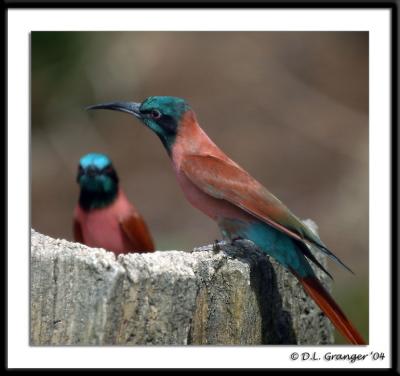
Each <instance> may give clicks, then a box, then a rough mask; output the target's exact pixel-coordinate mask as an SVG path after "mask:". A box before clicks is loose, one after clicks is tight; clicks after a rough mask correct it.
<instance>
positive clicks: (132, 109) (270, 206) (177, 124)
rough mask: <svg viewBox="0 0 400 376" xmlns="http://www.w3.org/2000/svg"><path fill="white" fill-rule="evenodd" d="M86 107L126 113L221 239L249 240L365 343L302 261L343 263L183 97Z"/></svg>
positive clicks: (348, 333) (354, 337) (352, 337)
mask: <svg viewBox="0 0 400 376" xmlns="http://www.w3.org/2000/svg"><path fill="white" fill-rule="evenodd" d="M88 109H107V110H116V111H122V112H127V113H128V114H131V115H133V116H135V117H136V118H137V119H139V120H140V121H141V122H142V123H144V125H146V126H147V127H148V128H150V129H151V130H152V131H153V132H154V133H156V134H157V136H158V137H159V138H160V139H161V142H162V143H163V145H164V147H165V149H166V151H167V153H168V155H169V157H170V158H171V161H172V165H173V169H174V171H175V174H176V177H177V179H178V182H179V184H180V186H181V188H182V190H183V192H184V194H185V196H186V198H187V200H188V201H189V202H190V203H191V204H192V205H193V206H194V207H196V208H197V209H199V210H201V211H202V212H203V213H205V214H206V215H207V216H209V217H210V218H212V219H213V220H214V221H215V222H217V224H218V226H219V228H220V230H221V233H222V235H223V237H224V238H225V239H227V240H230V241H234V240H236V239H248V240H251V241H253V242H254V243H255V244H256V246H257V247H258V248H259V249H260V250H262V251H263V252H265V253H266V254H268V255H270V256H272V257H273V258H274V259H275V260H277V261H278V262H279V263H280V264H281V265H283V266H284V267H285V268H287V269H288V270H289V271H291V272H292V273H293V274H294V275H295V276H296V277H297V278H298V280H299V281H300V283H301V284H302V285H303V287H304V289H305V291H306V292H307V293H308V294H309V295H310V296H311V297H312V298H313V299H314V300H315V302H316V303H317V304H318V305H319V307H320V308H321V309H322V311H323V312H324V313H325V314H326V316H328V317H329V319H330V320H331V321H332V322H333V324H334V325H335V326H336V328H337V329H338V330H339V332H340V333H341V334H342V335H343V336H345V337H346V338H347V339H348V340H349V341H350V342H351V343H353V344H364V343H365V342H364V340H363V339H362V337H361V335H360V334H359V333H358V332H357V330H356V329H355V327H354V326H353V325H352V324H351V322H350V321H349V320H348V319H347V318H346V316H345V314H344V313H343V312H342V310H341V309H340V307H339V306H338V305H337V304H336V303H335V301H334V300H333V298H332V297H331V295H330V294H329V293H328V292H327V291H326V290H325V288H324V287H323V286H322V284H321V283H320V282H319V280H318V279H317V277H316V275H315V274H314V272H313V270H312V268H311V266H310V264H309V262H308V260H311V262H313V263H314V264H316V265H317V266H318V267H319V268H321V269H322V270H323V271H324V272H326V273H327V271H326V270H325V269H324V268H323V266H322V265H321V264H320V263H319V262H318V261H317V259H316V258H315V257H314V256H313V254H312V253H311V251H310V248H313V249H317V250H319V251H322V252H323V253H325V254H327V255H328V256H330V257H331V258H332V259H334V260H335V261H337V262H339V263H340V264H341V265H343V266H345V265H344V264H343V263H342V262H341V261H340V260H339V259H338V258H337V257H336V256H335V255H334V254H333V253H332V252H331V251H330V250H329V249H328V248H327V247H326V246H325V244H324V243H322V241H321V239H320V238H319V236H318V235H317V234H316V233H314V232H313V231H312V230H311V229H310V228H309V227H308V226H307V225H306V224H304V223H303V222H302V221H301V220H300V219H299V218H297V217H296V216H295V215H294V214H293V213H292V212H291V211H290V210H289V209H288V208H287V207H286V206H285V205H284V204H283V203H282V202H281V201H280V200H278V199H277V198H276V197H275V196H273V195H272V194H271V193H270V192H269V191H268V190H267V189H266V188H265V187H263V186H262V185H261V184H260V183H259V182H258V181H257V180H255V179H254V178H253V177H252V176H251V175H250V174H249V173H247V172H246V171H245V170H243V169H242V168H241V167H240V166H239V165H238V164H236V163H235V162H234V161H232V160H231V159H229V158H228V157H227V156H226V154H225V153H224V152H222V150H221V149H219V148H218V147H217V146H216V145H215V143H214V142H213V141H212V140H211V139H210V138H209V137H208V136H207V134H206V133H205V132H204V131H203V129H202V128H201V127H200V125H199V124H198V122H197V119H196V115H195V113H194V112H193V110H192V109H191V108H190V106H189V105H188V103H187V102H186V101H185V100H184V99H181V98H176V97H161V96H155V97H149V98H147V99H146V100H145V101H144V102H142V103H134V102H111V103H104V104H98V105H94V106H90V107H88ZM307 259H308V260H307ZM345 267H346V266H345ZM346 268H347V267H346ZM347 269H348V268H347ZM327 274H328V273H327Z"/></svg>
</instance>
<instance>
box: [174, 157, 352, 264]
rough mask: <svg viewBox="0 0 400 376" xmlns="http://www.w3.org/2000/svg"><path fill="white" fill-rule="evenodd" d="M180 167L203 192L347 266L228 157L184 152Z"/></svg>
mask: <svg viewBox="0 0 400 376" xmlns="http://www.w3.org/2000/svg"><path fill="white" fill-rule="evenodd" d="M180 168H181V170H182V171H183V173H184V174H185V175H186V176H187V178H188V179H189V180H190V181H191V182H192V183H194V184H195V185H196V186H197V187H198V188H200V189H201V190H202V191H203V192H205V193H207V194H209V195H210V196H212V197H214V198H217V199H222V200H226V201H228V202H230V203H232V204H234V205H235V206H237V207H239V208H241V209H242V210H244V211H246V212H247V213H249V214H251V215H253V216H254V217H256V218H258V219H259V220H261V221H263V222H265V223H267V224H269V225H270V226H272V227H274V228H276V229H277V230H280V231H282V232H284V233H285V234H287V235H288V236H290V237H292V238H294V239H297V240H300V241H302V242H304V243H306V244H311V245H313V246H316V247H317V248H318V249H319V250H321V251H322V252H324V253H326V254H328V255H329V256H330V257H331V258H333V259H334V260H335V261H337V262H339V263H340V264H341V265H343V266H344V267H345V268H346V269H349V268H348V267H347V266H346V265H344V264H343V263H342V262H341V261H340V260H339V259H338V258H337V257H336V256H335V255H334V254H333V253H332V252H331V251H329V249H327V248H326V246H325V245H324V244H323V243H322V241H321V240H320V238H319V236H318V235H317V234H316V233H314V232H313V231H312V230H311V229H310V228H309V227H308V226H307V225H306V224H304V223H303V222H302V221H301V220H300V219H299V218H298V217H296V216H295V215H294V214H293V213H292V212H291V211H290V210H289V209H288V208H287V207H286V206H285V205H284V204H283V203H282V202H281V201H280V200H279V199H277V198H276V197H275V196H274V195H273V194H272V193H270V192H269V191H268V190H267V189H266V188H265V187H264V186H263V185H262V184H261V183H259V182H258V181H257V180H256V179H254V178H253V177H252V176H251V175H249V174H248V173H247V172H246V171H244V170H243V169H242V168H240V167H239V166H238V165H236V164H234V163H233V162H231V161H230V160H229V159H228V160H223V159H220V158H218V157H215V156H213V155H189V156H185V158H184V160H183V162H182V164H181V167H180ZM349 270H350V269H349Z"/></svg>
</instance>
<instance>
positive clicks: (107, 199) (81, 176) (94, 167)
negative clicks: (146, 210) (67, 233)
mask: <svg viewBox="0 0 400 376" xmlns="http://www.w3.org/2000/svg"><path fill="white" fill-rule="evenodd" d="M77 182H78V183H79V186H80V195H79V201H78V204H77V205H76V208H75V211H74V223H73V232H74V238H75V241H77V242H79V243H83V244H86V245H87V246H89V247H100V248H104V249H107V250H109V251H113V252H114V253H116V254H120V253H129V252H151V251H154V243H153V240H152V237H151V235H150V232H149V229H148V227H147V225H146V223H145V222H144V220H143V218H142V216H141V215H140V214H139V213H138V211H137V210H136V208H135V207H134V206H133V205H132V204H131V203H130V202H129V200H128V199H127V197H126V195H125V193H124V192H123V190H122V189H121V188H120V187H119V179H118V176H117V173H116V171H115V169H114V167H113V165H112V163H111V160H110V159H109V158H108V157H107V156H106V155H104V154H99V153H90V154H87V155H85V156H83V157H82V158H81V159H80V162H79V167H78V176H77Z"/></svg>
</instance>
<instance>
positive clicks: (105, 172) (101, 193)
mask: <svg viewBox="0 0 400 376" xmlns="http://www.w3.org/2000/svg"><path fill="white" fill-rule="evenodd" d="M77 182H78V183H79V185H80V188H81V190H80V196H79V203H80V206H81V207H82V209H84V210H91V209H99V208H103V207H105V206H107V205H109V204H110V203H112V202H113V201H114V199H115V198H116V196H117V193H118V175H117V173H116V171H115V169H114V167H113V165H112V162H111V160H110V158H108V157H107V156H106V155H104V154H100V153H89V154H86V155H84V156H83V157H82V158H81V159H80V161H79V167H78V175H77Z"/></svg>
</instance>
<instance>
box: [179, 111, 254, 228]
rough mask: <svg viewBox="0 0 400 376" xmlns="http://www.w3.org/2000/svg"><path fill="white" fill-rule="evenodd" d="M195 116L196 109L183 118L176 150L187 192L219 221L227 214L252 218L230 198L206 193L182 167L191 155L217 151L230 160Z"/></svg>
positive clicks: (190, 197)
mask: <svg viewBox="0 0 400 376" xmlns="http://www.w3.org/2000/svg"><path fill="white" fill-rule="evenodd" d="M193 116H194V115H193V114H192V113H188V116H187V118H184V119H183V124H182V127H181V130H180V132H179V133H178V135H177V139H176V141H175V144H174V148H173V150H172V165H173V168H174V171H175V174H176V177H177V180H178V182H179V185H180V187H181V189H182V190H183V193H184V194H185V196H186V198H187V200H188V201H189V202H190V203H191V204H192V205H193V206H194V207H195V208H197V209H199V210H200V211H202V212H203V213H204V214H206V215H207V216H209V217H211V218H212V219H213V220H215V221H216V222H217V223H219V222H220V221H221V220H223V219H226V218H230V219H249V218H251V217H250V216H249V215H248V214H247V213H246V212H244V211H243V210H241V209H240V208H238V207H237V206H235V205H232V204H230V203H229V202H228V201H225V200H220V199H216V198H214V197H211V196H210V195H208V194H206V193H204V192H203V191H202V190H200V189H199V188H197V186H196V185H195V184H193V183H192V182H191V181H190V180H189V179H188V178H187V177H186V175H185V173H184V172H183V171H182V170H181V168H180V166H181V163H182V161H183V159H184V158H185V156H187V155H192V154H194V155H213V156H215V157H218V158H220V159H223V160H224V159H225V160H229V158H228V157H227V156H226V155H225V154H224V153H223V152H222V151H221V150H220V149H219V148H218V147H217V146H216V145H215V144H214V142H213V141H212V140H211V139H210V138H209V137H208V136H207V134H206V133H205V132H204V131H203V130H202V129H201V127H200V126H199V125H198V124H197V121H196V120H195V118H194V117H193ZM231 163H234V162H231ZM221 178H222V177H221Z"/></svg>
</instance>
